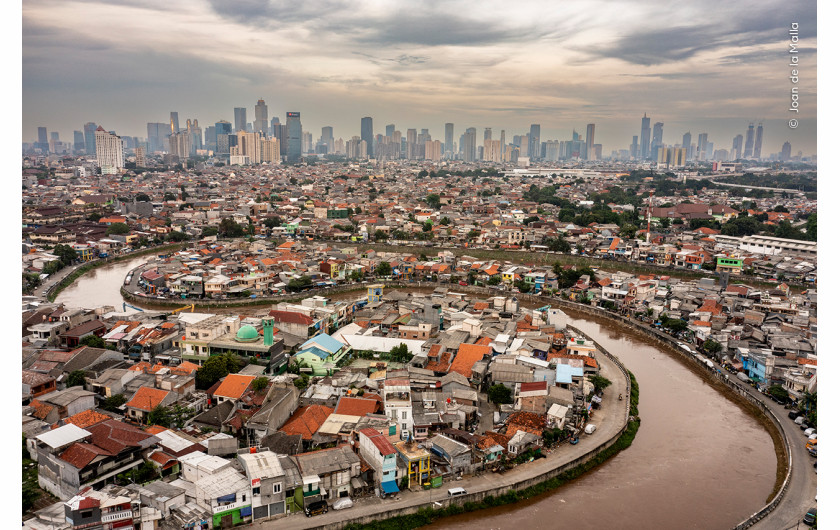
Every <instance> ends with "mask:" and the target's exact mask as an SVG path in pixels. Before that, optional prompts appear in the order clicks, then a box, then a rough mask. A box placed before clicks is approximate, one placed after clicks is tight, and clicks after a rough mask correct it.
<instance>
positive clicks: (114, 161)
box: [94, 126, 125, 175]
mask: <svg viewBox="0 0 840 530" xmlns="http://www.w3.org/2000/svg"><path fill="white" fill-rule="evenodd" d="M94 137H95V139H96V163H97V165H99V167H100V168H102V174H103V175H107V174H111V175H112V174H115V173H116V172H117V170H118V169H122V168H124V167H125V155H124V153H123V141H122V138H120V137H119V136H117V135H115V134H111V133H109V132H108V131H106V130H105V129H103V128H102V127H101V126H100V127H97V128H96V131H95V132H94Z"/></svg>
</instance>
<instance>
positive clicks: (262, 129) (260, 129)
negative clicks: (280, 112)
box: [254, 99, 269, 135]
mask: <svg viewBox="0 0 840 530" xmlns="http://www.w3.org/2000/svg"><path fill="white" fill-rule="evenodd" d="M254 132H255V133H263V134H264V135H268V133H269V130H268V107H267V106H266V104H265V101H263V100H262V99H258V100H257V104H256V105H254Z"/></svg>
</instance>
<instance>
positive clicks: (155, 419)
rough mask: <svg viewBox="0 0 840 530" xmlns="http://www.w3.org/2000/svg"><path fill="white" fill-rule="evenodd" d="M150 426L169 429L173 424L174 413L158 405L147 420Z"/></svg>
mask: <svg viewBox="0 0 840 530" xmlns="http://www.w3.org/2000/svg"><path fill="white" fill-rule="evenodd" d="M146 422H147V423H148V424H149V425H160V426H161V427H169V426H170V425H171V424H172V413H171V412H170V411H169V409H168V408H167V407H164V406H163V405H158V406H156V407H155V408H153V409H152V411H151V412H150V413H149V417H148V418H146Z"/></svg>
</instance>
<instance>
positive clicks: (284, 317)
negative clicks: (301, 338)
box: [268, 311, 315, 326]
mask: <svg viewBox="0 0 840 530" xmlns="http://www.w3.org/2000/svg"><path fill="white" fill-rule="evenodd" d="M268 316H271V317H274V320H275V321H277V322H286V323H289V324H303V325H306V326H311V325H312V323H313V322H315V321H314V320H312V318H310V317H308V316H306V315H304V314H303V313H295V312H293V311H269V312H268Z"/></svg>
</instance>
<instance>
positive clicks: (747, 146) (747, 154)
mask: <svg viewBox="0 0 840 530" xmlns="http://www.w3.org/2000/svg"><path fill="white" fill-rule="evenodd" d="M754 134H755V129H753V124H752V123H751V124H750V125H749V127H747V141H746V142H744V158H752V156H753V141H754V139H755V138H754V136H753V135H754Z"/></svg>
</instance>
